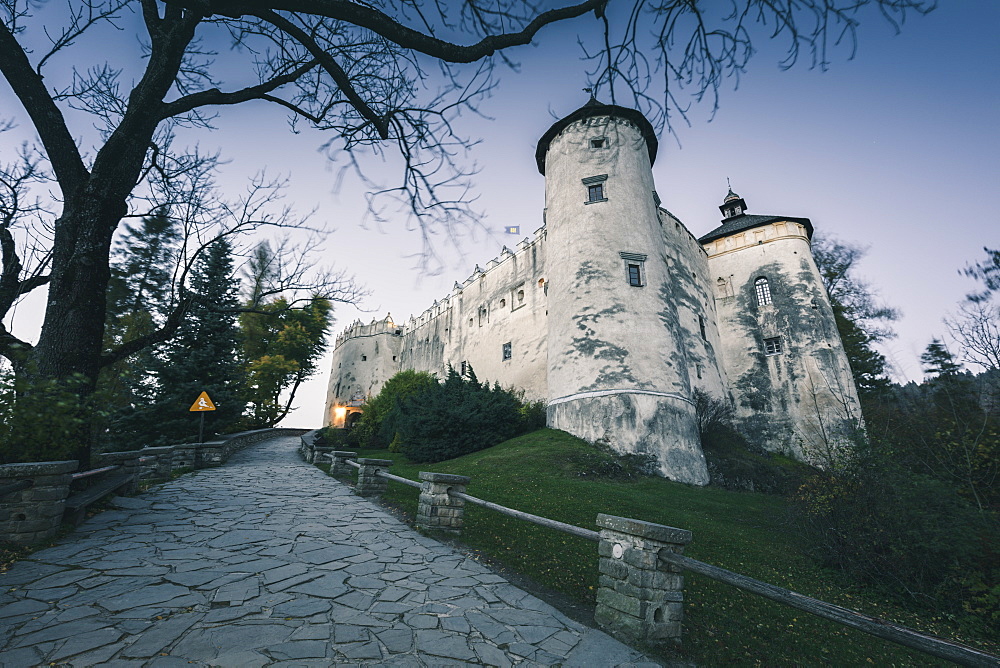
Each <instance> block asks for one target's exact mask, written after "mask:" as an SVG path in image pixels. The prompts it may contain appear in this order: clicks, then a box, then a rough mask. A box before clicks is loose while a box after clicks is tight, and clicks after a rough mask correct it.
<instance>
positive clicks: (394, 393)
mask: <svg viewBox="0 0 1000 668" xmlns="http://www.w3.org/2000/svg"><path fill="white" fill-rule="evenodd" d="M434 385H437V380H436V379H435V378H434V375H433V374H429V373H427V372H424V371H412V370H408V371H400V372H399V373H397V374H396V375H395V376H393V377H392V378H390V379H389V380H387V381H386V383H385V385H383V386H382V389H381V390H380V391H379V393H378V394H377V395H375V396H374V397H372V398H370V399H369V400H368V401H366V402H365V404H364V406H362V408H361V419H360V420H358V423H357V425H355V427H354V429H353V430H352V431H354V432H357V433H356V436H355V437H356V438H357V440H358V443H359V444H360V445H362V446H363V447H366V448H385V447H387V446H388V445H389V444H390V442H391V441H392V440H393V438H394V437H395V435H396V431H397V429H396V420H397V419H398V415H399V412H398V407H399V405H400V403H401V402H403V401H405V400H406V399H408V398H409V397H412V396H413V395H415V394H418V393H420V392H422V391H424V390H426V389H427V388H429V387H431V386H434Z"/></svg>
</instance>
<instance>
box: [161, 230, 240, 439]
mask: <svg viewBox="0 0 1000 668" xmlns="http://www.w3.org/2000/svg"><path fill="white" fill-rule="evenodd" d="M238 294H239V283H238V281H237V279H236V278H235V276H234V274H233V257H232V246H231V245H230V243H229V242H228V241H227V240H226V239H224V238H222V239H219V240H217V241H215V242H213V243H212V244H211V245H210V246H208V247H207V248H206V249H205V251H204V253H203V254H202V256H201V257H199V259H198V260H197V262H196V263H195V267H194V271H193V272H192V276H191V288H190V296H191V297H192V298H193V301H194V305H193V306H192V308H191V310H190V311H189V312H188V314H187V316H186V318H185V322H184V325H182V327H181V329H180V331H179V332H178V334H177V336H176V337H174V339H173V340H171V342H170V344H169V345H168V346H167V347H166V348H165V350H164V351H163V352H162V353H161V354H160V355H158V357H157V360H156V363H155V364H154V368H153V371H154V375H155V378H156V389H155V392H154V403H153V405H152V406H151V407H150V410H149V411H142V414H143V419H144V421H145V422H146V424H147V425H148V426H149V427H150V428H151V432H150V433H149V437H150V438H149V440H150V441H153V442H157V443H172V442H182V441H192V440H197V437H198V428H199V424H198V423H199V417H198V416H197V414H196V413H193V412H190V411H189V409H190V407H191V404H193V403H194V401H195V400H196V399H197V398H198V395H200V394H201V392H207V393H208V395H209V397H210V398H211V399H212V401H213V403H214V404H215V407H216V410H215V411H210V412H207V413H206V414H205V437H206V439H207V438H208V437H209V435H210V434H213V433H225V432H227V431H231V430H232V429H234V428H235V426H236V424H237V423H238V422H239V420H240V416H241V415H242V414H243V409H244V405H245V404H244V401H243V399H242V398H241V397H242V388H243V384H244V377H243V370H242V368H241V365H240V362H239V357H238V351H239V330H238V328H237V326H236V320H237V309H238V307H239V297H238Z"/></svg>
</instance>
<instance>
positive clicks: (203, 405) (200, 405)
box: [188, 392, 215, 443]
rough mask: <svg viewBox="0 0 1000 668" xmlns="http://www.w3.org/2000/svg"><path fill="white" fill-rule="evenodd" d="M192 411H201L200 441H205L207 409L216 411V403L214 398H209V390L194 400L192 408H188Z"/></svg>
mask: <svg viewBox="0 0 1000 668" xmlns="http://www.w3.org/2000/svg"><path fill="white" fill-rule="evenodd" d="M188 410H189V411H191V412H192V413H201V424H200V425H199V427H198V442H199V443H204V442H205V413H206V412H207V411H214V410H215V404H213V403H212V400H211V399H209V398H208V392H202V393H201V394H199V395H198V398H197V399H195V400H194V403H193V404H191V408H189V409H188Z"/></svg>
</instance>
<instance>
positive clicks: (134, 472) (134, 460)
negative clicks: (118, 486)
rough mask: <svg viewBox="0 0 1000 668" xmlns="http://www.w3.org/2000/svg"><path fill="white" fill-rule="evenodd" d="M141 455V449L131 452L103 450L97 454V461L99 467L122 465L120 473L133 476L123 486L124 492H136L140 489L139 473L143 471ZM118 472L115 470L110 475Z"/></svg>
mask: <svg viewBox="0 0 1000 668" xmlns="http://www.w3.org/2000/svg"><path fill="white" fill-rule="evenodd" d="M141 456H142V451H141V450H133V451H130V452H102V453H101V454H99V455H97V457H96V458H95V461H96V462H97V465H98V466H99V467H101V466H114V465H118V466H121V471H120V473H124V474H125V475H130V476H132V482H130V483H129V484H128V485H127V486H126V487H124V488H122V494H135V493H136V491H137V490H138V489H139V474H140V473H142V471H141V467H140V465H139V458H140V457H141ZM116 474H117V472H113V473H111V474H110V475H116Z"/></svg>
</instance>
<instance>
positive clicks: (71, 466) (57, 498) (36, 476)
mask: <svg viewBox="0 0 1000 668" xmlns="http://www.w3.org/2000/svg"><path fill="white" fill-rule="evenodd" d="M79 465H80V463H79V462H75V461H62V462H36V463H29V464H4V465H2V466H0V487H3V486H5V485H10V484H13V483H16V482H18V481H21V480H31V481H32V482H33V483H34V484H33V485H32V486H31V487H29V488H28V489H22V490H20V491H18V492H12V493H10V494H5V495H3V496H0V539H2V540H7V541H10V542H11V543H16V544H17V545H31V544H33V543H37V542H39V541H43V540H47V539H49V538H51V537H52V536H54V535H55V534H56V533H57V532H58V531H59V525H60V524H61V523H62V518H63V511H65V509H66V497H67V496H69V484H70V482H71V481H72V473H73V471H76V469H77V467H78V466H79Z"/></svg>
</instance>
